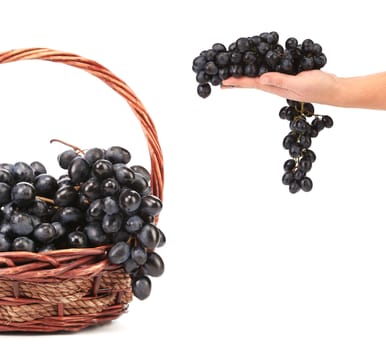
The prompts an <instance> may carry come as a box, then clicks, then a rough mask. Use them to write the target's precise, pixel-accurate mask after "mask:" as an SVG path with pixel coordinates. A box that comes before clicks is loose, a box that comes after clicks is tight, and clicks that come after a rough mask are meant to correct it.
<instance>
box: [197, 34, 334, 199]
mask: <svg viewBox="0 0 386 350" xmlns="http://www.w3.org/2000/svg"><path fill="white" fill-rule="evenodd" d="M326 62H327V58H326V56H325V54H324V53H323V51H322V47H321V45H319V44H318V43H315V42H313V41H312V40H311V39H305V40H303V41H302V42H301V43H300V42H298V40H297V39H296V38H294V37H291V38H288V39H287V40H286V41H285V44H284V46H282V45H280V44H279V34H278V33H277V32H269V33H268V32H264V33H261V34H260V35H255V36H252V37H242V38H239V39H237V40H236V41H235V42H233V43H231V44H230V45H229V46H228V47H226V46H225V45H223V44H221V43H215V44H213V45H212V47H211V48H209V49H207V50H204V51H202V52H201V53H200V54H199V55H198V56H197V57H195V58H194V60H193V67H192V69H193V71H194V73H195V74H196V81H197V83H198V86H197V93H198V95H199V96H200V97H202V98H207V97H208V96H209V95H210V94H211V91H212V88H211V86H218V85H221V83H222V81H223V80H226V79H228V78H230V77H235V78H239V77H252V78H254V77H259V76H261V75H263V74H264V73H267V72H280V73H285V74H291V75H296V74H298V73H300V72H303V71H308V70H312V69H321V68H322V67H323V66H324V65H325V64H326ZM287 104H288V105H287V106H285V107H283V108H281V109H280V112H279V116H280V118H282V119H285V120H287V121H289V127H290V132H289V134H288V135H286V136H285V138H284V140H283V147H284V148H285V149H286V150H288V152H289V155H290V157H291V158H290V159H289V160H287V161H286V162H285V163H284V175H283V177H282V182H283V184H285V185H288V186H289V191H290V192H291V193H296V192H299V190H303V191H305V192H309V191H311V189H312V187H313V183H312V181H311V179H310V178H309V177H308V176H307V173H308V172H309V171H310V170H311V167H312V164H313V162H314V161H315V159H316V156H315V153H314V152H313V151H312V150H311V149H310V147H311V143H312V139H313V138H315V137H317V136H318V135H319V133H320V131H321V130H323V129H324V128H331V127H332V126H333V120H332V118H331V117H330V116H328V115H319V114H316V113H314V106H313V105H312V104H311V103H304V102H302V101H290V100H287ZM309 119H312V120H311V121H310V122H309V121H308V120H309Z"/></svg>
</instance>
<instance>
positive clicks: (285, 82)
mask: <svg viewBox="0 0 386 350" xmlns="http://www.w3.org/2000/svg"><path fill="white" fill-rule="evenodd" d="M293 78H294V76H291V75H287V74H282V73H276V72H268V73H265V74H263V75H262V76H261V77H259V78H248V77H242V78H233V77H232V78H228V79H226V80H224V81H223V82H222V87H223V88H230V87H237V88H252V89H259V90H262V91H265V92H269V93H271V94H275V95H278V96H280V97H284V98H291V99H296V98H299V95H298V94H297V93H296V91H294V90H292V89H290V88H289V86H291V80H292V79H293Z"/></svg>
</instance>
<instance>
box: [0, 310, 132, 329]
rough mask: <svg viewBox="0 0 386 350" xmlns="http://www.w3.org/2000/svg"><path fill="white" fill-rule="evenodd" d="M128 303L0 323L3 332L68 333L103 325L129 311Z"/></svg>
mask: <svg viewBox="0 0 386 350" xmlns="http://www.w3.org/2000/svg"><path fill="white" fill-rule="evenodd" d="M127 308H128V305H125V306H122V305H112V306H110V307H109V308H107V309H105V310H103V311H102V312H100V313H96V314H87V315H71V316H61V317H60V316H53V317H44V318H41V319H38V320H32V321H26V322H12V323H4V321H1V323H0V332H3V333H15V332H23V333H68V332H78V331H80V330H82V329H85V328H89V327H94V326H102V325H104V324H106V323H110V322H111V321H113V320H115V319H117V318H118V317H120V316H121V315H122V314H123V313H125V312H126V311H127Z"/></svg>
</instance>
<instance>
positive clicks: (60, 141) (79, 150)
mask: <svg viewBox="0 0 386 350" xmlns="http://www.w3.org/2000/svg"><path fill="white" fill-rule="evenodd" d="M53 142H59V143H61V144H63V145H66V146H68V147H71V148H72V149H73V150H74V151H75V152H77V153H81V154H84V151H83V150H82V149H80V148H79V147H77V146H74V145H72V144H71V143H68V142H65V141H62V140H59V139H51V140H50V143H53Z"/></svg>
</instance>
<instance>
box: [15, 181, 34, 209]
mask: <svg viewBox="0 0 386 350" xmlns="http://www.w3.org/2000/svg"><path fill="white" fill-rule="evenodd" d="M35 195H36V189H35V187H34V186H33V185H31V184H30V183H28V182H19V183H17V184H16V185H15V186H13V187H12V190H11V199H12V200H13V202H14V203H15V204H16V205H17V206H19V207H21V208H26V207H28V206H29V205H31V204H32V203H33V201H34V200H35Z"/></svg>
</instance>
